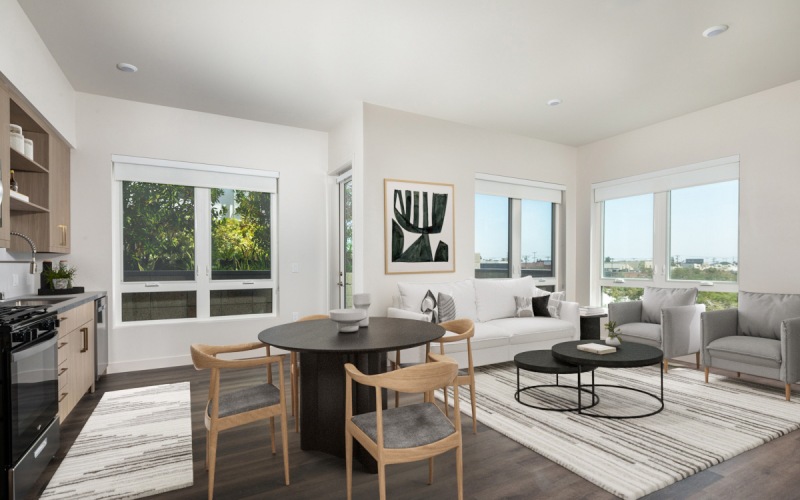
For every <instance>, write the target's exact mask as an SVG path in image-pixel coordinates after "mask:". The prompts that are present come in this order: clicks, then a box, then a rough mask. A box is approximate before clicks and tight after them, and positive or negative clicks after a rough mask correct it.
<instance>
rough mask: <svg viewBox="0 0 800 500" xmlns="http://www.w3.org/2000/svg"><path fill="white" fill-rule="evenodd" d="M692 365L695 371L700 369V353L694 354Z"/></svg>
mask: <svg viewBox="0 0 800 500" xmlns="http://www.w3.org/2000/svg"><path fill="white" fill-rule="evenodd" d="M694 365H695V367H696V368H695V369H697V370H699V369H700V351H697V352H696V353H694Z"/></svg>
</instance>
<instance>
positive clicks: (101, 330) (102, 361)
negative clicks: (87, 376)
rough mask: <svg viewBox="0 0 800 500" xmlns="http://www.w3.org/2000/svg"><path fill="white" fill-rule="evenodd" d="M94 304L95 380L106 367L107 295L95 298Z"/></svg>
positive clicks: (102, 373)
mask: <svg viewBox="0 0 800 500" xmlns="http://www.w3.org/2000/svg"><path fill="white" fill-rule="evenodd" d="M94 306H95V311H94V328H95V329H94V331H95V346H94V347H95V349H94V377H95V381H97V380H100V376H101V375H104V374H105V373H106V368H108V297H107V296H103V297H100V298H99V299H97V300H95V301H94Z"/></svg>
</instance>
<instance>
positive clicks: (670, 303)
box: [642, 286, 697, 325]
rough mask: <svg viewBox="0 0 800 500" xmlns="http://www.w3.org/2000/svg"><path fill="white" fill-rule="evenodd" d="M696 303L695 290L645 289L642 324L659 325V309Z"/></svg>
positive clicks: (650, 287) (651, 287) (649, 287)
mask: <svg viewBox="0 0 800 500" xmlns="http://www.w3.org/2000/svg"><path fill="white" fill-rule="evenodd" d="M696 301H697V288H656V287H653V286H648V287H645V289H644V295H643V296H642V322H644V323H657V324H659V325H660V324H661V309H663V308H665V307H676V306H691V305H693V304H694V303H695V302H696Z"/></svg>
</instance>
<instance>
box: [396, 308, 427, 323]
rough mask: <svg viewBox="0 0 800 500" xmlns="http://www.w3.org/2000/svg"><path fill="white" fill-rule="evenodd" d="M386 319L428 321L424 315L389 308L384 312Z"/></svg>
mask: <svg viewBox="0 0 800 500" xmlns="http://www.w3.org/2000/svg"><path fill="white" fill-rule="evenodd" d="M386 317H388V318H403V319H418V320H420V321H430V318H429V317H428V316H426V315H425V313H421V312H415V311H406V310H405V309H398V308H396V307H390V308H389V309H387V310H386Z"/></svg>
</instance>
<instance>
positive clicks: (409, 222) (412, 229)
mask: <svg viewBox="0 0 800 500" xmlns="http://www.w3.org/2000/svg"><path fill="white" fill-rule="evenodd" d="M383 197H384V221H385V222H384V242H385V250H384V254H385V263H386V266H385V270H386V274H411V273H452V272H455V270H456V264H455V248H456V245H455V243H456V240H455V212H454V207H455V200H454V198H455V189H454V187H453V185H452V184H441V183H436V182H417V181H404V180H397V179H384V180H383Z"/></svg>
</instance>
